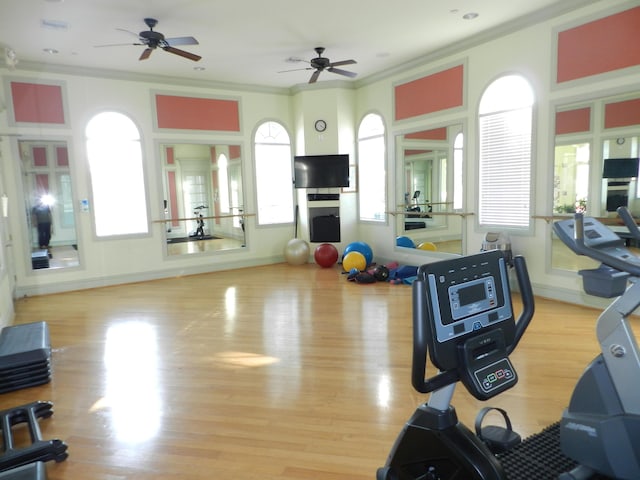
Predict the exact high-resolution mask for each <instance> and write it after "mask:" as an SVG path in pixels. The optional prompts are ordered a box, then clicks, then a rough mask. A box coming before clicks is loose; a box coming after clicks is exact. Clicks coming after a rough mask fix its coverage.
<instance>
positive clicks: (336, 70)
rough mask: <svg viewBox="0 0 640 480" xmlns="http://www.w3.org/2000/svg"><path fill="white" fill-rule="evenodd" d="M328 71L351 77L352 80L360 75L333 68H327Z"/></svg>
mask: <svg viewBox="0 0 640 480" xmlns="http://www.w3.org/2000/svg"><path fill="white" fill-rule="evenodd" d="M327 70H328V71H330V72H331V73H337V74H338V75H344V76H345V77H351V78H353V77H355V76H357V75H358V74H357V73H355V72H348V71H346V70H341V69H339V68H333V67H329V68H327Z"/></svg>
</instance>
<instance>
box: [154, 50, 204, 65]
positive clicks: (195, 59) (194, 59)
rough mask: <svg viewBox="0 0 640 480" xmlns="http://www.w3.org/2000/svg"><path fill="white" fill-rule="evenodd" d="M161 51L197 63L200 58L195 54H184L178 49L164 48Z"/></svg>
mask: <svg viewBox="0 0 640 480" xmlns="http://www.w3.org/2000/svg"><path fill="white" fill-rule="evenodd" d="M163 50H165V51H167V52H170V53H174V54H176V55H180V56H181V57H184V58H188V59H189V60H193V61H194V62H197V61H198V60H200V59H201V58H202V57H201V56H200V55H196V54H195V53H190V52H185V51H184V50H180V49H179V48H173V47H164V48H163Z"/></svg>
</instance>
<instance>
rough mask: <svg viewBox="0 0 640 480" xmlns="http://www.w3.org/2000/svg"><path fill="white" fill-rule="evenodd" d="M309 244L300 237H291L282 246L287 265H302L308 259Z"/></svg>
mask: <svg viewBox="0 0 640 480" xmlns="http://www.w3.org/2000/svg"><path fill="white" fill-rule="evenodd" d="M310 251H311V250H310V249H309V244H308V243H307V242H305V241H304V240H302V239H301V238H292V239H291V240H289V242H288V243H287V246H286V247H284V258H285V259H286V260H287V263H288V264H289V265H303V264H305V263H307V261H309V252H310Z"/></svg>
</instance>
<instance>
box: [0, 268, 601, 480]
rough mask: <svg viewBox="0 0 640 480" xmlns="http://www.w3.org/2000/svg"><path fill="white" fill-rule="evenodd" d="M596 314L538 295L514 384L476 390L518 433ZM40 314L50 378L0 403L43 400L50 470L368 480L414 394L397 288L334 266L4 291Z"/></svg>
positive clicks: (402, 297) (545, 404) (97, 476)
mask: <svg viewBox="0 0 640 480" xmlns="http://www.w3.org/2000/svg"><path fill="white" fill-rule="evenodd" d="M514 305H515V306H516V311H519V307H518V303H517V299H514ZM598 313H599V312H597V311H595V310H592V309H589V308H583V307H580V306H575V305H566V304H561V303H558V302H555V301H549V300H545V299H538V300H537V305H536V316H535V317H534V320H533V321H532V324H531V326H530V328H529V331H528V332H527V333H526V334H525V337H524V339H523V341H522V343H521V346H520V347H519V348H518V350H516V352H514V355H513V356H512V360H513V362H514V365H515V367H516V369H517V371H518V373H519V376H520V382H519V384H518V385H517V386H516V387H515V388H513V389H511V390H509V391H507V392H505V393H504V394H502V395H501V396H499V397H497V398H494V399H492V400H491V401H490V402H488V403H489V404H490V405H494V406H500V407H502V408H505V409H507V410H508V411H509V414H510V416H511V419H512V421H513V423H514V428H515V429H516V430H518V431H519V432H520V433H521V434H522V435H523V436H526V435H529V434H532V433H535V432H536V431H538V430H540V429H541V428H543V427H544V426H546V425H547V424H549V423H552V422H554V421H556V420H557V419H558V418H559V416H560V414H561V411H562V409H563V407H564V406H565V405H566V404H567V402H568V399H569V395H570V392H571V390H572V389H573V385H574V383H575V381H576V379H577V378H578V376H579V375H580V373H581V372H582V370H583V369H584V368H585V366H586V364H587V363H588V362H589V361H590V360H591V359H592V358H593V357H594V356H595V354H596V349H597V344H596V340H595V334H594V322H595V319H596V317H597V315H598ZM40 320H45V321H46V322H47V323H48V325H49V328H50V335H51V342H52V346H53V349H54V351H53V354H52V364H53V376H52V381H51V382H50V383H48V384H46V385H43V386H40V387H33V388H29V389H24V390H19V391H16V392H12V393H8V394H4V395H1V396H0V409H6V408H10V407H13V406H17V405H21V404H23V403H28V402H31V401H34V400H50V401H52V402H53V404H54V412H55V413H54V415H53V416H52V417H51V418H49V419H43V420H41V422H40V427H41V430H42V434H43V437H44V438H45V439H51V438H59V439H61V440H63V441H64V442H66V443H67V444H68V446H69V449H68V453H69V458H68V459H67V460H66V461H64V462H61V463H57V464H56V463H52V462H49V463H48V464H47V473H48V478H49V479H50V480H61V479H65V480H74V479H83V480H86V479H93V480H119V479H134V480H147V479H154V480H158V479H187V480H196V479H212V478H220V479H239V480H245V479H247V480H249V479H260V480H264V479H271V480H292V479H299V480H304V479H313V480H343V479H347V478H348V479H351V480H365V479H367V480H371V479H374V478H375V471H376V469H377V468H378V467H379V466H382V465H383V464H384V462H385V459H386V456H387V454H388V453H389V450H390V449H391V447H392V445H393V442H394V441H395V439H396V436H397V435H398V433H399V432H400V430H401V429H402V427H403V425H404V423H405V422H406V420H407V419H408V418H409V417H410V416H411V415H412V413H413V411H414V410H415V408H416V407H417V406H418V405H419V404H420V403H423V402H424V401H426V396H424V395H421V394H418V393H417V392H415V391H414V390H413V389H412V387H411V383H410V362H411V337H412V333H411V288H410V287H408V286H403V285H391V284H388V283H377V284H372V285H361V284H355V283H352V282H348V281H347V280H346V277H345V276H344V275H342V274H341V270H340V269H339V268H338V267H337V266H336V267H335V268H331V269H321V268H319V267H318V266H317V265H315V264H308V265H303V266H289V265H286V264H282V265H274V266H265V267H259V268H251V269H244V270H235V271H230V272H216V273H211V274H204V275H197V276H190V277H176V278H172V279H167V280H160V281H152V282H145V283H138V284H131V285H121V286H115V287H106V288H100V289H94V290H87V291H79V292H71V293H63V294H56V295H48V296H41V297H33V298H24V299H20V300H19V301H18V302H17V304H16V322H15V323H28V322H33V321H40ZM454 405H455V406H456V408H457V410H458V414H459V417H460V419H461V420H462V421H463V422H465V423H467V425H473V419H474V418H475V415H476V412H477V411H478V409H479V408H481V407H482V406H484V404H483V403H482V402H479V401H476V400H475V399H473V398H472V397H471V396H470V395H469V394H468V393H467V392H466V391H465V390H464V389H463V388H462V387H459V388H458V389H457V391H456V394H455V396H454ZM487 421H488V422H489V423H490V422H491V421H492V419H491V418H488V419H487ZM18 433H20V432H18Z"/></svg>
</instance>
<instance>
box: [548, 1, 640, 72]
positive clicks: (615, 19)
mask: <svg viewBox="0 0 640 480" xmlns="http://www.w3.org/2000/svg"><path fill="white" fill-rule="evenodd" d="M639 25H640V7H635V8H632V9H630V10H626V11H624V12H620V13H616V14H615V15H610V16H608V17H604V18H601V19H599V20H595V21H593V22H589V23H585V24H584V25H580V26H579V27H575V28H571V29H569V30H565V31H564V32H560V33H559V34H558V71H557V82H558V83H562V82H568V81H570V80H575V79H577V78H584V77H588V76H590V75H597V74H599V73H605V72H611V71H613V70H618V69H621V68H626V67H632V66H634V65H640V47H639V45H640V28H638V26H639Z"/></svg>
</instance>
